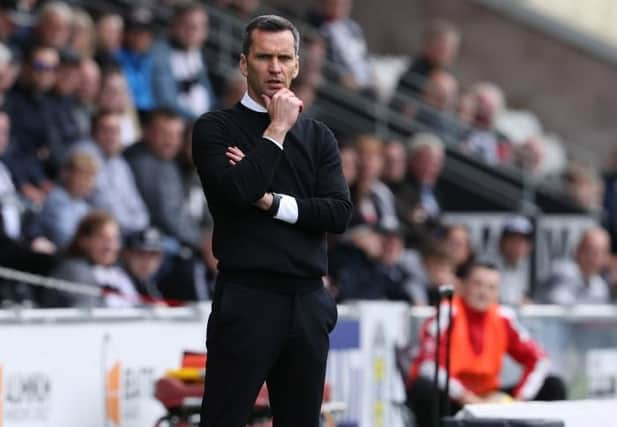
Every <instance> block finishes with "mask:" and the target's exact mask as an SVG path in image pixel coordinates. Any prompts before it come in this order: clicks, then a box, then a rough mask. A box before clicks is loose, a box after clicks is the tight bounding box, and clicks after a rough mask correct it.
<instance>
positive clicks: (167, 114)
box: [144, 107, 184, 126]
mask: <svg viewBox="0 0 617 427" xmlns="http://www.w3.org/2000/svg"><path fill="white" fill-rule="evenodd" d="M158 119H170V120H176V119H178V120H182V121H183V122H184V118H183V117H182V116H181V115H180V113H178V112H177V111H176V110H174V109H172V108H169V107H157V108H155V109H153V110H151V111H149V112H148V114H147V115H146V119H145V123H144V124H145V125H146V126H148V125H151V124H152V123H154V122H155V121H156V120H158Z"/></svg>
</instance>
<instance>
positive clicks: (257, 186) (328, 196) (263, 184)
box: [193, 104, 352, 290]
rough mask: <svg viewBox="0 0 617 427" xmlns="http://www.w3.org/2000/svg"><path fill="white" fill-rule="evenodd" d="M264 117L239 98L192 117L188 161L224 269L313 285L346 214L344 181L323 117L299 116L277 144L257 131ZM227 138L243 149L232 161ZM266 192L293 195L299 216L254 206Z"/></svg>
mask: <svg viewBox="0 0 617 427" xmlns="http://www.w3.org/2000/svg"><path fill="white" fill-rule="evenodd" d="M269 123H270V117H269V115H268V114H267V113H259V112H255V111H252V110H249V109H248V108H246V107H245V106H243V105H241V104H237V105H236V106H234V107H233V108H230V109H226V110H222V111H215V112H210V113H207V114H205V115H203V116H202V117H200V118H199V120H197V122H196V123H195V126H194V128H193V161H194V163H195V166H196V167H197V171H198V172H199V177H200V179H201V182H202V185H203V188H204V192H205V194H206V198H207V200H208V206H209V208H210V211H211V213H212V217H213V219H214V232H213V250H214V255H215V256H216V258H217V259H218V260H219V271H220V274H221V277H228V278H233V280H235V281H237V282H242V283H244V284H246V285H251V286H253V285H254V286H265V287H271V288H282V289H286V288H289V287H290V283H296V284H297V285H293V286H298V287H302V286H303V285H302V283H305V284H306V283H311V285H310V286H311V287H313V286H314V284H315V283H317V282H319V283H320V281H318V280H315V279H320V278H321V276H323V275H324V274H326V272H327V256H326V239H325V237H326V232H333V233H341V232H343V231H344V230H345V228H346V227H347V224H348V222H349V218H350V215H351V208H352V205H351V200H350V197H349V188H348V187H347V184H346V182H345V179H344V177H343V173H342V168H341V160H340V156H339V153H338V148H337V144H336V140H335V138H334V136H333V135H332V133H331V132H330V130H329V129H328V128H327V127H326V126H325V125H323V124H322V123H319V122H317V121H315V120H312V119H308V118H305V117H303V116H300V118H299V119H298V121H297V122H296V124H295V125H294V127H293V128H292V129H291V130H290V131H289V132H288V133H287V136H286V138H285V143H284V150H281V149H280V148H279V147H277V146H276V145H275V144H274V143H272V142H271V141H268V140H266V139H264V138H262V134H263V132H264V131H265V129H266V128H267V127H268V125H269ZM230 146H237V147H238V148H240V149H241V150H242V151H243V152H244V154H245V155H246V156H245V157H244V159H242V161H241V162H239V163H238V164H237V165H235V166H231V165H230V164H229V161H228V159H227V157H226V156H225V151H226V149H227V147H230ZM266 192H276V193H281V194H287V195H290V196H293V197H295V198H296V201H297V204H298V221H297V222H296V223H295V224H289V223H287V222H284V221H280V220H277V219H274V218H272V217H271V216H269V215H268V214H267V213H265V212H263V211H261V210H260V209H258V208H256V207H255V206H253V203H254V202H255V201H257V200H259V199H260V198H261V197H262V196H263V195H264V193H266ZM289 279H294V280H289ZM289 290H291V289H289Z"/></svg>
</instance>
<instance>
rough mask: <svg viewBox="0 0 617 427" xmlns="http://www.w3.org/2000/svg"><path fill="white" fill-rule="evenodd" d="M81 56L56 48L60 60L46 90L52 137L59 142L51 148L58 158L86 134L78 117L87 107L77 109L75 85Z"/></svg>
mask: <svg viewBox="0 0 617 427" xmlns="http://www.w3.org/2000/svg"><path fill="white" fill-rule="evenodd" d="M80 66H81V59H80V57H79V56H78V55H77V53H76V52H73V51H71V50H69V49H64V50H63V51H62V52H60V64H59V66H58V70H57V72H56V82H55V84H54V87H53V89H52V90H51V93H50V103H51V105H50V111H49V114H50V115H51V120H52V123H53V124H54V129H55V132H56V138H58V139H59V140H60V141H61V144H60V145H59V147H58V148H55V150H59V149H60V148H62V152H60V151H57V152H56V153H55V155H56V157H58V158H59V159H60V162H63V161H64V156H65V153H66V152H67V150H68V149H69V148H70V146H71V145H73V144H74V143H76V142H78V141H83V140H84V139H86V138H87V136H88V134H87V133H85V132H84V129H83V128H82V126H81V125H80V122H79V117H80V115H81V116H84V115H86V114H87V111H83V112H82V111H79V109H80V108H81V107H80V105H79V102H78V100H77V96H78V91H79V86H80V85H81V82H80V79H81V75H82V73H81V69H80Z"/></svg>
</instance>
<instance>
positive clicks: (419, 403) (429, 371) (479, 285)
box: [406, 262, 566, 427]
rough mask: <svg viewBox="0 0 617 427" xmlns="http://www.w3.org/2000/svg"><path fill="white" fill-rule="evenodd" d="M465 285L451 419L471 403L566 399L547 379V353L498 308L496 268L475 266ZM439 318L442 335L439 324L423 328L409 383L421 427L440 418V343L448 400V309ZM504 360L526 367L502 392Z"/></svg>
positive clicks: (457, 304)
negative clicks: (438, 403) (438, 409)
mask: <svg viewBox="0 0 617 427" xmlns="http://www.w3.org/2000/svg"><path fill="white" fill-rule="evenodd" d="M461 279H462V280H461V283H460V284H459V286H458V287H457V290H456V294H455V296H454V298H453V301H452V332H451V333H452V335H451V342H450V387H449V395H448V398H449V399H450V414H447V415H451V414H454V413H456V412H457V411H458V410H459V409H460V408H461V407H462V406H463V405H466V404H470V403H481V402H488V401H496V400H500V399H501V400H503V399H505V400H508V399H510V398H511V399H515V400H563V399H565V398H566V389H565V386H564V383H563V381H562V380H561V379H560V378H558V377H557V376H553V375H549V372H550V364H549V360H548V357H547V355H546V353H544V351H543V350H542V349H541V348H540V347H539V346H538V344H537V343H535V342H534V341H533V340H532V339H531V337H530V336H529V334H528V333H527V331H525V330H524V329H523V328H522V327H521V325H520V324H519V323H518V322H517V320H516V318H515V313H514V311H513V310H512V309H510V308H507V307H504V306H500V305H499V304H498V302H497V301H498V299H499V282H500V274H499V271H498V270H497V268H496V267H495V266H494V265H491V264H488V263H479V262H475V263H474V262H472V263H470V264H469V265H467V266H466V268H464V269H463V271H462V277H461ZM440 317H441V319H440V322H439V323H440V330H439V331H437V322H436V319H435V318H430V319H428V320H427V321H426V322H425V323H424V325H423V327H422V330H421V337H420V346H419V351H418V353H417V356H416V358H415V359H414V360H413V362H412V363H411V366H410V369H409V375H408V378H407V384H406V386H407V398H408V399H407V400H408V404H409V406H410V408H411V409H412V411H413V412H414V414H415V416H416V423H417V426H418V427H431V426H433V425H434V424H433V422H434V421H435V420H434V417H435V415H436V413H437V412H436V406H437V402H436V401H435V397H434V396H435V394H436V393H435V389H434V385H433V378H434V375H435V349H436V347H437V342H436V339H439V344H440V345H439V368H438V369H439V373H438V384H439V388H440V395H441V398H442V401H443V400H444V399H445V398H446V397H445V396H444V393H445V384H446V371H445V369H446V336H447V328H448V320H447V317H448V307H447V306H446V307H443V306H442V309H441V316H440ZM437 337H438V338H437ZM506 354H508V355H510V356H511V357H512V359H514V360H515V361H516V362H518V363H519V364H520V365H521V366H522V374H521V376H520V379H519V381H518V383H517V384H516V386H515V387H513V388H512V387H511V388H502V385H501V384H500V374H501V368H502V361H503V358H504V356H505V355H506ZM508 396H509V397H508Z"/></svg>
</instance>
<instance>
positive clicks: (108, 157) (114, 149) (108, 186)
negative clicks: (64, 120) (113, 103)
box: [74, 111, 156, 234]
mask: <svg viewBox="0 0 617 427" xmlns="http://www.w3.org/2000/svg"><path fill="white" fill-rule="evenodd" d="M121 126H122V116H121V115H120V114H119V113H117V112H114V111H99V112H97V113H96V114H95V115H94V117H93V118H92V141H87V142H84V143H82V144H79V145H77V146H76V147H75V148H74V150H76V151H86V152H88V153H91V154H92V155H94V156H95V158H96V159H97V161H98V163H99V165H100V169H99V172H98V174H97V177H96V184H95V190H94V195H93V196H92V204H93V206H94V207H96V208H98V209H102V210H104V211H106V212H110V213H111V214H112V215H113V217H114V218H115V220H116V221H117V222H118V223H119V224H120V227H121V229H122V233H123V234H128V233H131V232H135V231H139V230H143V229H144V228H146V227H147V226H148V225H149V224H150V215H149V214H148V209H147V208H146V205H145V204H144V201H143V199H142V197H141V195H140V194H139V190H138V189H137V185H136V184H135V177H134V176H133V172H132V171H131V168H130V166H129V164H128V163H127V161H126V159H125V158H124V157H123V156H122V148H123V147H122V141H121V139H120V136H121ZM152 171H155V169H153V170H151V171H150V173H151V174H152ZM154 175H156V174H154Z"/></svg>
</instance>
